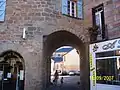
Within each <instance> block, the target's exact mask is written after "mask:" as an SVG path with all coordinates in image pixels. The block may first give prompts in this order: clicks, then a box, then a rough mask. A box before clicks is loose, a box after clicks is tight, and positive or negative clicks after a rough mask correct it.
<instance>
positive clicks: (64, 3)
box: [62, 0, 68, 15]
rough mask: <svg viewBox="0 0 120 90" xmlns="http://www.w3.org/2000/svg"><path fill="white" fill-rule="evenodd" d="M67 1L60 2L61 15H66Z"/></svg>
mask: <svg viewBox="0 0 120 90" xmlns="http://www.w3.org/2000/svg"><path fill="white" fill-rule="evenodd" d="M67 8H68V0H62V14H65V15H67V14H68V9H67Z"/></svg>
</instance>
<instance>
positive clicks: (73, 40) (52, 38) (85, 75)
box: [44, 30, 89, 90]
mask: <svg viewBox="0 0 120 90" xmlns="http://www.w3.org/2000/svg"><path fill="white" fill-rule="evenodd" d="M65 45H69V46H73V47H75V48H76V49H77V50H78V51H79V55H80V69H81V75H80V81H81V90H89V59H88V44H87V43H85V42H84V41H82V40H81V39H80V38H79V37H77V36H76V35H75V34H73V33H71V32H68V31H64V30H61V31H56V32H54V33H52V34H50V35H47V36H44V61H46V62H45V67H46V70H45V77H46V78H45V80H44V81H47V82H45V83H46V84H47V85H49V83H50V76H51V75H50V67H51V66H50V61H51V60H50V57H51V55H52V53H53V52H54V51H55V50H56V49H57V48H59V47H61V46H65Z"/></svg>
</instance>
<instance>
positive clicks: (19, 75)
mask: <svg viewBox="0 0 120 90" xmlns="http://www.w3.org/2000/svg"><path fill="white" fill-rule="evenodd" d="M0 90H24V61H23V58H22V56H21V55H20V54H19V53H17V52H15V51H12V50H9V51H6V52H3V53H2V54H1V55H0Z"/></svg>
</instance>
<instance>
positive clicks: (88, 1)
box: [84, 0, 120, 39]
mask: <svg viewBox="0 0 120 90" xmlns="http://www.w3.org/2000/svg"><path fill="white" fill-rule="evenodd" d="M102 3H103V5H104V18H105V25H106V30H107V31H108V38H109V39H113V38H118V37H120V0H84V26H85V28H86V27H88V26H91V25H92V8H94V7H96V6H98V5H100V4H102Z"/></svg>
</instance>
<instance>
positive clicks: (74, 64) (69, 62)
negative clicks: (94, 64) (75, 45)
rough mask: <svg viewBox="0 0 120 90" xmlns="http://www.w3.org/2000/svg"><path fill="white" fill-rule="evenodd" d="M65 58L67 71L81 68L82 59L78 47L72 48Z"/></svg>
mask: <svg viewBox="0 0 120 90" xmlns="http://www.w3.org/2000/svg"><path fill="white" fill-rule="evenodd" d="M63 58H64V61H63V62H64V67H65V70H66V71H70V70H75V71H79V70H80V59H79V55H78V53H77V51H76V49H73V50H71V51H70V52H68V53H67V54H65V55H64V56H63Z"/></svg>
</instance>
